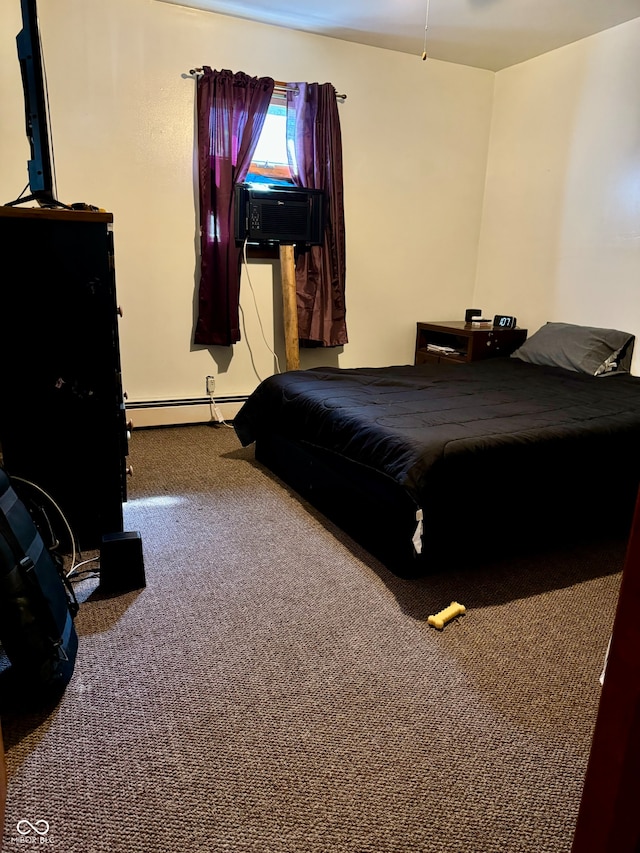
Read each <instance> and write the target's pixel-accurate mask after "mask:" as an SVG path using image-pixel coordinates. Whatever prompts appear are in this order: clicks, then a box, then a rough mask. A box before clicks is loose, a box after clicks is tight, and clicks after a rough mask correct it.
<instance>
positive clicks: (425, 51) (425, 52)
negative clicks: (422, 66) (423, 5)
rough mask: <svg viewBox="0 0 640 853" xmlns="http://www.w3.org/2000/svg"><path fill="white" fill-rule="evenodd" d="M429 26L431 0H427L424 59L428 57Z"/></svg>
mask: <svg viewBox="0 0 640 853" xmlns="http://www.w3.org/2000/svg"><path fill="white" fill-rule="evenodd" d="M428 27H429V0H427V11H426V14H425V18H424V47H423V48H422V59H423V60H424V59H426V58H427V29H428Z"/></svg>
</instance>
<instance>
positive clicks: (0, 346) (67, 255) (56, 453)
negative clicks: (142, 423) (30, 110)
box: [0, 207, 128, 548]
mask: <svg viewBox="0 0 640 853" xmlns="http://www.w3.org/2000/svg"><path fill="white" fill-rule="evenodd" d="M112 222H113V217H112V215H111V214H110V213H99V212H88V211H71V210H69V211H67V210H58V209H56V210H53V209H51V210H48V209H44V208H11V207H2V208H0V258H1V262H2V270H3V273H2V279H1V281H0V448H1V450H2V457H3V462H4V466H5V468H6V470H7V472H8V473H9V474H10V475H14V476H20V477H23V478H25V479H27V480H30V481H32V482H33V483H35V484H36V485H38V486H40V487H41V488H42V489H44V490H45V491H46V492H47V493H48V494H49V495H50V496H51V497H52V498H53V499H54V500H55V501H56V503H57V504H58V505H59V506H60V508H61V510H62V511H63V513H64V514H65V516H66V517H67V519H68V521H69V524H70V525H71V528H72V530H73V532H74V534H75V535H76V536H77V538H78V540H79V542H80V545H81V546H82V547H85V548H94V547H99V546H100V540H101V537H102V535H103V534H105V533H117V532H120V531H122V529H123V517H122V503H123V501H125V500H126V457H127V452H128V450H127V425H126V415H125V406H124V399H123V392H122V382H121V375H120V348H119V340H118V309H117V302H116V288H115V273H114V255H113V231H112Z"/></svg>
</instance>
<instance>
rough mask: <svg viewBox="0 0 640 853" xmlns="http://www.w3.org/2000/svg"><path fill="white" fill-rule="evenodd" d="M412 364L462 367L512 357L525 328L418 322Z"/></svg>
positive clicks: (524, 337)
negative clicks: (468, 363)
mask: <svg viewBox="0 0 640 853" xmlns="http://www.w3.org/2000/svg"><path fill="white" fill-rule="evenodd" d="M417 326H418V329H417V333H416V354H415V362H414V363H415V364H439V363H441V362H442V363H444V362H451V363H454V364H465V363H467V362H469V361H478V360H479V359H483V358H496V357H497V356H506V355H511V353H512V352H513V351H514V350H516V349H517V348H518V347H519V346H521V344H523V343H524V341H525V340H526V337H527V330H526V329H519V328H517V327H516V328H515V329H497V328H495V327H494V326H491V325H489V324H487V325H472V324H471V323H465V322H464V320H449V321H447V320H444V321H442V322H440V323H418V324H417ZM439 347H444V349H438V348H439Z"/></svg>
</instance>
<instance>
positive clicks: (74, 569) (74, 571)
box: [11, 475, 100, 580]
mask: <svg viewBox="0 0 640 853" xmlns="http://www.w3.org/2000/svg"><path fill="white" fill-rule="evenodd" d="M11 480H12V481H14V482H18V483H22V484H23V485H25V486H29V487H30V488H32V489H35V491H36V492H38V493H39V494H41V495H42V496H43V497H44V498H46V499H47V500H48V501H49V503H50V504H51V506H52V507H53V508H54V509H55V511H56V512H57V513H58V516H59V517H60V519H61V520H62V523H63V524H64V527H65V529H66V531H67V534H68V535H69V542H70V544H71V568H70V569H69V571H68V572H66V574H65V578H66V579H67V580H71V578H75V577H76V575H81V574H86V572H87V571H88V570H86V569H85V570H84V571H82V572H78V569H79V568H80V567H81V566H84V565H86V564H87V563H93V562H96V561H97V560H99V559H100V557H99V556H96V557H89V558H88V559H87V560H82V561H81V562H79V563H76V557H77V556H78V555H80V554H81V552H80V548H79V546H78V543H77V539H76V536H75V534H74V532H73V530H72V529H71V525H70V524H69V521H68V520H67V517H66V515H65V514H64V512H63V511H62V509H61V508H60V506H59V505H58V504H57V503H56V501H55V500H54V499H53V498H52V497H51V495H50V494H49V493H48V492H46V491H45V490H44V489H43V488H42V487H41V486H39V485H38V484H37V483H33V482H31V480H25V479H24V477H17V476H15V475H11ZM43 514H44V513H43ZM45 517H46V514H45ZM47 524H48V525H49V531H50V533H51V538H52V540H53V542H54V544H53V545H52V550H55V549H56V548H57V547H58V546H59V545H60V543H59V542H58V539H57V537H56V535H55V533H54V532H53V529H52V528H51V525H50V523H49V519H48V518H47Z"/></svg>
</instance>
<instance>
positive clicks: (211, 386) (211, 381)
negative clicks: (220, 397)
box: [207, 376, 216, 397]
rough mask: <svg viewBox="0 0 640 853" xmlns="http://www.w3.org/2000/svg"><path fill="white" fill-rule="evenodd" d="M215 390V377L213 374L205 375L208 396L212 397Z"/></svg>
mask: <svg viewBox="0 0 640 853" xmlns="http://www.w3.org/2000/svg"><path fill="white" fill-rule="evenodd" d="M215 390H216V377H215V376H207V394H208V395H209V396H210V397H213V395H214V394H215Z"/></svg>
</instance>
